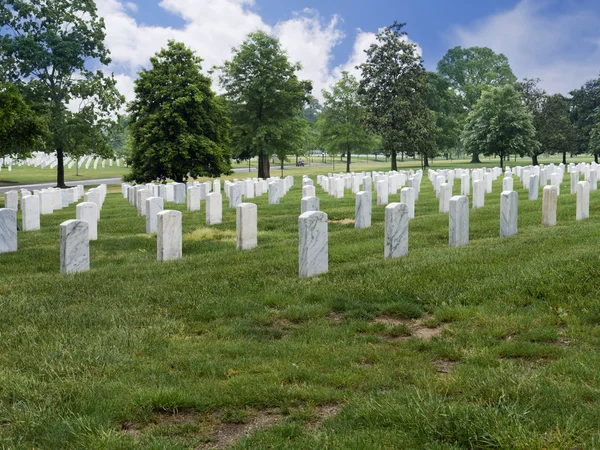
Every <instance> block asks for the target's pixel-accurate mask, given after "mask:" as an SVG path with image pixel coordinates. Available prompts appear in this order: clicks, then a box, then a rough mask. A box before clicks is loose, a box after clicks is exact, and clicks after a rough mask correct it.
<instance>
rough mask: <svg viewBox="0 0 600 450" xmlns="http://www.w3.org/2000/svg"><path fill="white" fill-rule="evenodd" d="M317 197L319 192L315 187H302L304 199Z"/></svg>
mask: <svg viewBox="0 0 600 450" xmlns="http://www.w3.org/2000/svg"><path fill="white" fill-rule="evenodd" d="M316 195H317V191H316V190H315V187H314V186H313V185H305V186H302V197H314V196H316Z"/></svg>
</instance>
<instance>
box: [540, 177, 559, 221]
mask: <svg viewBox="0 0 600 450" xmlns="http://www.w3.org/2000/svg"><path fill="white" fill-rule="evenodd" d="M557 199H558V188H557V187H556V186H544V190H543V194H542V225H543V226H545V227H553V226H554V225H556V202H557Z"/></svg>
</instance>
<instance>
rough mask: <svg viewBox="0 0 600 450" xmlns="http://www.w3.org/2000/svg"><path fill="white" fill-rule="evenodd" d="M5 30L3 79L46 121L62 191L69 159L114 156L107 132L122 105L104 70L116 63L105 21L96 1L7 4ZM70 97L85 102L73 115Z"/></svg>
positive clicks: (3, 6) (0, 16)
mask: <svg viewBox="0 0 600 450" xmlns="http://www.w3.org/2000/svg"><path fill="white" fill-rule="evenodd" d="M0 28H3V29H4V30H6V31H7V32H6V33H4V34H3V35H2V39H0V74H1V75H0V77H2V78H3V79H4V81H10V82H13V83H15V84H16V85H17V86H19V88H20V89H21V91H22V93H23V95H24V97H25V99H26V101H27V102H28V103H29V104H30V105H31V106H32V108H33V109H34V110H35V111H37V112H39V113H41V114H44V115H45V116H46V118H47V120H48V124H49V134H48V139H47V142H46V145H45V150H46V151H48V152H54V151H56V155H57V158H58V165H57V180H56V183H57V186H59V187H64V186H65V184H64V156H65V155H75V154H78V153H79V152H81V151H84V152H85V153H88V154H89V153H97V154H102V155H106V154H108V153H110V152H111V149H110V146H109V144H108V138H107V132H106V129H107V126H108V125H109V123H110V114H111V113H112V112H114V111H116V110H118V108H119V107H120V106H121V104H122V102H123V101H124V99H123V97H122V96H121V95H120V94H119V92H118V90H117V89H116V81H115V79H114V77H112V76H106V75H104V72H103V71H102V70H101V68H102V66H106V65H108V64H109V63H110V58H109V51H108V50H107V48H106V47H105V46H104V38H105V33H104V20H103V19H101V18H99V17H98V14H97V9H96V4H95V2H94V1H93V0H78V1H72V0H4V1H3V2H1V3H0ZM93 66H96V67H97V68H96V70H92V69H91V67H93ZM72 100H78V101H79V105H80V106H79V108H78V109H77V111H75V112H73V111H72V110H70V109H68V107H67V106H68V104H69V102H71V101H72ZM84 145H85V146H86V147H84ZM87 145H91V147H87Z"/></svg>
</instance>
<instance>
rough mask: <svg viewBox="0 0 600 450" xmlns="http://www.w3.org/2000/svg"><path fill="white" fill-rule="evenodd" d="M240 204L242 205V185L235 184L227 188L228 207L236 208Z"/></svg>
mask: <svg viewBox="0 0 600 450" xmlns="http://www.w3.org/2000/svg"><path fill="white" fill-rule="evenodd" d="M240 203H242V185H241V184H240V183H236V184H233V185H231V186H230V187H229V207H230V208H237V206H238V205H239V204H240Z"/></svg>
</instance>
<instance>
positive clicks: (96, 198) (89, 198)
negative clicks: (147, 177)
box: [83, 190, 138, 220]
mask: <svg viewBox="0 0 600 450" xmlns="http://www.w3.org/2000/svg"><path fill="white" fill-rule="evenodd" d="M137 194H138V192H136V195H137ZM83 198H84V199H85V201H86V202H93V203H95V204H96V206H97V207H98V210H97V212H98V220H100V193H99V192H97V191H92V190H90V191H88V192H87V194H85V195H84V196H83Z"/></svg>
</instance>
